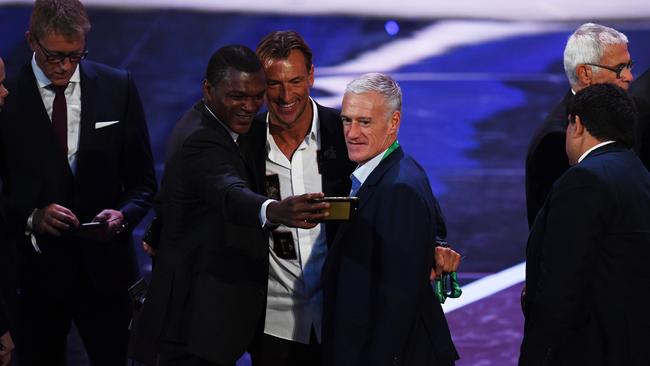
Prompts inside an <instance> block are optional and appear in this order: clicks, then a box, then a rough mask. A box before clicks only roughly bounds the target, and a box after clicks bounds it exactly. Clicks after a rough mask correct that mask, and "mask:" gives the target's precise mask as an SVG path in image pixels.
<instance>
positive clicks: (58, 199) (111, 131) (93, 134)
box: [0, 61, 156, 293]
mask: <svg viewBox="0 0 650 366" xmlns="http://www.w3.org/2000/svg"><path fill="white" fill-rule="evenodd" d="M79 67H80V74H81V122H80V134H79V150H78V156H77V166H76V172H74V173H73V172H72V171H71V169H70V167H69V165H68V160H67V157H66V153H65V151H64V149H63V148H62V147H61V146H60V144H59V142H58V140H57V139H56V137H55V133H54V129H53V127H52V123H51V121H50V118H49V117H48V115H47V112H46V110H45V107H44V105H43V101H42V99H41V96H40V94H39V92H38V86H37V83H36V80H35V77H34V73H33V71H32V67H31V64H30V63H28V64H26V65H25V66H24V67H23V68H22V69H21V71H20V72H19V74H18V75H17V76H16V77H15V78H12V79H10V80H9V81H8V82H7V86H8V87H9V88H10V89H11V94H10V96H9V97H8V98H7V100H6V104H5V106H4V107H3V109H2V112H0V120H2V123H1V124H0V176H1V178H2V182H3V195H4V197H5V198H6V199H7V202H6V204H5V209H6V212H5V213H6V216H7V221H8V229H9V233H10V235H11V237H12V238H13V240H14V242H15V243H16V244H17V245H19V246H20V249H22V251H23V262H24V263H23V267H22V273H23V277H22V283H23V287H25V286H28V287H29V286H30V285H31V284H35V283H41V284H46V283H52V284H56V283H60V282H59V281H70V280H72V279H73V278H74V276H76V275H77V272H76V271H77V269H78V268H79V264H81V265H82V268H84V269H85V271H86V272H87V273H88V276H89V278H90V280H91V282H92V284H93V285H94V286H95V288H97V289H98V290H100V291H118V292H120V293H123V291H125V290H126V288H127V287H128V286H129V285H131V284H132V283H133V281H134V280H135V279H136V278H137V263H136V258H135V251H134V248H133V245H132V241H131V236H130V231H129V232H127V233H124V234H123V235H118V236H116V237H115V238H114V239H113V240H112V241H111V242H109V243H100V242H94V241H92V240H88V239H81V238H79V237H76V236H74V235H73V234H68V235H64V236H62V237H60V238H55V237H52V236H49V235H39V234H37V235H36V237H37V241H38V244H39V246H40V248H41V250H42V254H36V253H35V251H34V250H33V249H32V246H31V244H30V241H29V238H28V237H26V236H25V235H24V231H25V225H26V223H27V218H28V216H29V215H30V214H31V212H32V210H33V209H35V208H42V207H45V206H47V205H49V204H51V203H57V204H60V205H62V206H65V207H67V208H69V209H70V210H71V211H72V212H73V213H74V214H75V215H76V216H77V218H78V219H79V221H80V222H88V221H91V220H92V219H93V218H94V217H95V215H97V214H98V213H99V212H101V211H102V210H103V209H107V208H110V209H115V210H121V211H122V212H123V214H124V217H125V219H126V222H127V223H128V224H129V226H130V227H131V228H133V227H135V225H137V224H138V222H139V221H140V220H141V218H142V217H143V216H144V215H145V214H146V212H147V210H148V209H149V207H150V205H151V200H152V197H153V194H154V192H155V190H156V179H155V175H154V169H153V160H152V155H151V149H150V146H149V134H148V131H147V125H146V121H145V117H144V113H143V110H142V104H141V102H140V97H139V95H138V91H137V89H136V87H135V85H134V83H133V79H132V78H131V75H130V74H129V73H127V72H125V71H121V70H117V69H113V68H110V67H108V66H105V65H101V64H98V63H94V62H91V61H82V62H81V64H80V65H79ZM102 121H119V122H118V123H115V124H112V125H110V126H106V127H103V128H97V127H96V125H95V123H96V122H102Z"/></svg>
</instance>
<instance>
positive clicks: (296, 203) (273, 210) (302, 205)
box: [266, 193, 330, 229]
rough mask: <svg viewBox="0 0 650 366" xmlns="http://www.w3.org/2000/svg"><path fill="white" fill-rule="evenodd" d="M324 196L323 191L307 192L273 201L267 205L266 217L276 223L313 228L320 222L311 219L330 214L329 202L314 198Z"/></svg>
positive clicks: (318, 218)
mask: <svg viewBox="0 0 650 366" xmlns="http://www.w3.org/2000/svg"><path fill="white" fill-rule="evenodd" d="M323 197H325V195H324V194H323V193H306V194H303V195H300V196H291V197H287V198H285V199H283V200H282V201H276V202H272V203H270V204H269V205H268V206H267V207H266V218H267V220H268V221H270V222H272V223H275V224H283V225H286V226H290V227H297V228H301V229H311V228H313V227H314V226H316V225H318V223H316V222H310V221H319V220H322V219H324V218H325V217H327V216H329V214H330V213H329V211H328V209H329V208H330V204H329V203H327V202H318V203H315V202H313V200H315V199H317V198H323Z"/></svg>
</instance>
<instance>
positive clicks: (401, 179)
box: [379, 154, 433, 201]
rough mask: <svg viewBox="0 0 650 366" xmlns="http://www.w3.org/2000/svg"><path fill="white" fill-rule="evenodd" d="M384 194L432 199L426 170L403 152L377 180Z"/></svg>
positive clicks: (425, 199)
mask: <svg viewBox="0 0 650 366" xmlns="http://www.w3.org/2000/svg"><path fill="white" fill-rule="evenodd" d="M379 186H380V187H381V189H382V191H383V192H384V194H399V195H406V196H412V197H419V199H421V200H424V201H430V200H431V199H433V193H432V192H431V185H430V184H429V178H428V177H427V174H426V172H425V171H424V169H423V168H422V166H420V164H419V163H418V162H417V161H416V160H415V159H413V158H412V157H411V156H409V155H407V154H404V156H403V157H401V158H400V159H399V160H398V161H397V162H395V163H394V164H393V165H392V166H391V167H390V168H389V169H388V170H387V171H386V174H385V175H384V177H383V179H382V180H381V181H380V182H379Z"/></svg>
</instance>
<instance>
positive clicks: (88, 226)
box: [79, 221, 108, 230]
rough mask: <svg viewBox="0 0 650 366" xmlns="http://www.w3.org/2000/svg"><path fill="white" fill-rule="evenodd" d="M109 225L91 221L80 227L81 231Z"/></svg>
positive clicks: (105, 222) (104, 222) (103, 222)
mask: <svg viewBox="0 0 650 366" xmlns="http://www.w3.org/2000/svg"><path fill="white" fill-rule="evenodd" d="M106 225H108V221H91V222H84V223H83V224H81V225H79V230H83V229H93V228H98V227H102V226H106Z"/></svg>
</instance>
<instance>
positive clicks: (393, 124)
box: [388, 111, 402, 135]
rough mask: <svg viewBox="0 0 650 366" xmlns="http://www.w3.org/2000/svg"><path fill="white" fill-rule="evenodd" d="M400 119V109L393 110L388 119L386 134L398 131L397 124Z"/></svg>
mask: <svg viewBox="0 0 650 366" xmlns="http://www.w3.org/2000/svg"><path fill="white" fill-rule="evenodd" d="M401 119H402V112H400V111H395V112H393V115H392V116H391V117H390V120H389V121H388V124H389V126H388V134H390V135H392V134H395V135H397V131H399V124H400V121H401Z"/></svg>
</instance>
